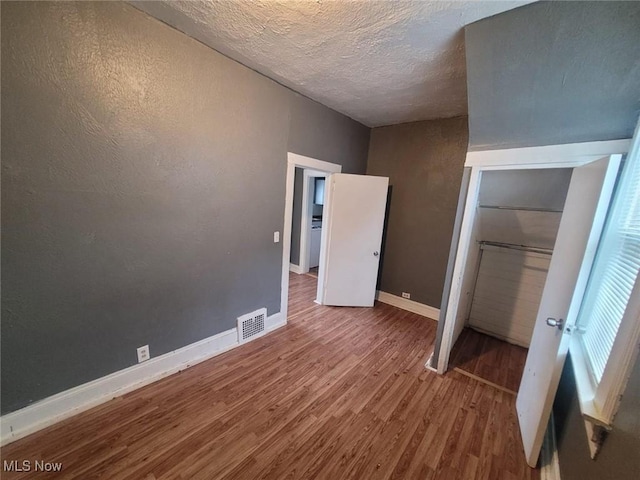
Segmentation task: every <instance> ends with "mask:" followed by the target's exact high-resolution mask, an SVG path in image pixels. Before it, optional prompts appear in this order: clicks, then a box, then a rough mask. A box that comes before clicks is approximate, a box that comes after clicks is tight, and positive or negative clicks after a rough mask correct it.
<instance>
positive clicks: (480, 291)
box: [466, 169, 572, 347]
mask: <svg viewBox="0 0 640 480" xmlns="http://www.w3.org/2000/svg"><path fill="white" fill-rule="evenodd" d="M571 173H572V169H530V170H508V171H505V170H501V171H490V172H484V173H483V175H482V179H481V183H480V192H479V197H478V205H477V215H476V225H475V228H474V239H475V248H474V249H473V250H474V251H475V256H476V261H475V264H476V270H475V275H474V276H473V280H474V285H473V287H472V289H471V291H470V293H471V295H470V296H471V299H470V302H468V309H467V312H466V314H467V325H468V326H470V327H472V328H474V329H475V330H478V331H481V332H483V333H487V334H489V335H492V336H494V337H497V338H499V339H501V340H505V341H507V342H510V343H513V344H516V345H520V346H523V347H528V346H529V342H530V340H531V336H532V333H533V326H534V324H535V320H536V315H537V311H538V306H539V303H540V298H541V297H542V290H543V288H544V284H545V281H546V276H547V271H548V269H549V262H550V260H551V254H552V252H553V246H554V244H555V239H556V235H557V233H558V227H559V225H560V219H561V217H562V210H563V207H564V202H565V199H566V195H567V191H568V188H569V182H570V180H571Z"/></svg>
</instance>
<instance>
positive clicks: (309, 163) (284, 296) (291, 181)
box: [280, 152, 342, 319]
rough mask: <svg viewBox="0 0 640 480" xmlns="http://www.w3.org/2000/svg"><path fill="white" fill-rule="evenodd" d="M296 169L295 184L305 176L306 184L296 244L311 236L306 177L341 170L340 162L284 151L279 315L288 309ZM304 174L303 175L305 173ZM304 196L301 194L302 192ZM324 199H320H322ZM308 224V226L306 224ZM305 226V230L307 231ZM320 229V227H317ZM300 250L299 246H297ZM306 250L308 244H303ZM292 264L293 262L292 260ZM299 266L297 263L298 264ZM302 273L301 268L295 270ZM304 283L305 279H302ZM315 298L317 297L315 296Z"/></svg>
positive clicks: (324, 176) (311, 209) (315, 176)
mask: <svg viewBox="0 0 640 480" xmlns="http://www.w3.org/2000/svg"><path fill="white" fill-rule="evenodd" d="M296 169H299V170H300V172H301V173H302V177H301V178H300V180H301V181H300V182H299V184H301V186H303V187H304V184H305V177H306V183H307V185H306V186H307V188H303V189H302V192H300V193H301V195H300V206H301V208H302V207H303V206H305V207H306V208H304V211H301V212H300V213H301V217H300V218H301V222H300V245H302V243H304V244H305V245H309V242H310V240H311V238H310V237H311V235H310V234H311V231H310V230H311V227H312V226H313V225H312V218H313V207H312V205H313V204H312V202H313V200H314V199H313V198H310V196H311V191H312V189H311V188H309V186H310V185H309V183H310V182H311V180H310V179H312V178H320V177H322V178H325V179H326V177H328V176H329V175H331V174H332V173H340V172H342V165H338V164H335V163H329V162H324V161H322V160H317V159H315V158H310V157H305V156H303V155H298V154H295V153H291V152H289V153H288V154H287V178H286V191H285V211H284V231H283V237H282V238H283V242H282V252H283V253H282V280H281V300H280V311H281V312H282V313H283V318H284V319H286V318H287V313H288V299H289V283H290V271H291V270H292V261H291V259H292V257H291V250H292V249H291V245H292V232H293V223H294V216H293V211H294V194H295V183H296V182H295V180H296ZM305 174H306V175H305ZM305 192H306V195H305V198H304V199H303V198H302V196H303V195H304V194H305ZM323 203H324V202H323ZM302 213H305V215H304V217H305V226H304V227H303V225H302V217H303V215H302ZM329 214H330V213H329V212H328V211H327V210H326V209H324V207H323V213H322V223H323V224H324V223H326V221H327V219H328V216H329ZM306 225H308V228H307V227H306ZM303 228H304V231H305V233H304V234H305V237H306V238H305V239H304V240H303V239H302V234H303ZM307 230H308V231H307ZM321 232H322V231H321ZM324 244H325V242H324V241H323V239H322V237H321V239H320V246H319V252H318V254H319V256H321V255H322V252H323V248H324V246H325V245H324ZM309 246H310V245H309ZM298 251H299V252H300V251H301V249H300V248H299V249H298ZM307 251H308V247H307ZM303 255H307V257H306V258H307V261H308V253H305V254H303ZM294 265H295V264H294ZM298 268H299V265H298ZM306 269H307V272H304V273H308V270H309V267H308V264H307V266H306ZM297 273H300V274H302V273H303V272H302V270H299V271H297V272H296V274H297ZM322 273H323V272H322V266H321V265H318V276H320V275H321V274H322ZM306 284H307V285H308V282H306ZM316 289H317V278H316ZM316 300H317V299H316Z"/></svg>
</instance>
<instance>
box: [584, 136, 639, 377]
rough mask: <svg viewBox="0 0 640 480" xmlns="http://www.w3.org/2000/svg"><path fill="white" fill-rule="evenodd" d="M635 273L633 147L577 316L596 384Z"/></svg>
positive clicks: (636, 180)
mask: <svg viewBox="0 0 640 480" xmlns="http://www.w3.org/2000/svg"><path fill="white" fill-rule="evenodd" d="M634 153H635V154H634ZM639 270H640V158H639V156H638V149H637V148H636V149H635V152H630V155H629V156H628V157H627V160H626V162H625V165H624V167H623V170H622V174H621V176H620V180H619V185H618V187H617V189H616V193H615V197H614V200H613V204H612V207H611V209H610V212H609V216H608V219H607V223H606V225H605V227H604V231H603V234H602V239H601V240H600V244H599V246H598V252H597V254H596V258H595V262H594V265H593V269H592V271H591V276H590V279H589V284H588V285H587V290H586V292H585V297H584V298H585V300H584V301H583V304H582V307H581V309H580V313H579V315H578V327H579V332H582V335H581V338H580V341H581V342H582V347H583V349H584V353H585V357H586V359H587V362H588V365H589V371H590V374H591V375H592V377H593V381H594V383H595V384H599V383H600V381H601V380H602V375H603V373H604V369H605V366H606V364H607V360H608V359H609V356H610V354H611V349H612V347H613V342H614V340H615V338H616V334H617V333H618V329H619V327H620V322H621V320H622V317H623V315H624V313H625V311H626V309H627V305H628V304H629V298H630V297H631V292H632V290H633V287H634V285H635V283H636V278H637V277H638V271H639Z"/></svg>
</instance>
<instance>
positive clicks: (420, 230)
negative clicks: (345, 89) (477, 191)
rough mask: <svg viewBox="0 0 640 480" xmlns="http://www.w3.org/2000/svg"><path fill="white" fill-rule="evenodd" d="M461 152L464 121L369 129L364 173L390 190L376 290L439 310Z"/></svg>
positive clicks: (463, 149) (464, 142)
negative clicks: (386, 179) (384, 182)
mask: <svg viewBox="0 0 640 480" xmlns="http://www.w3.org/2000/svg"><path fill="white" fill-rule="evenodd" d="M466 152H467V118H466V117H458V118H450V119H444V120H432V121H425V122H414V123H405V124H401V125H392V126H388V127H380V128H374V129H373V130H372V134H371V144H370V146H369V161H368V164H367V174H369V175H381V176H387V177H389V179H390V185H391V198H390V204H389V210H388V212H387V228H386V231H385V239H384V250H383V254H382V267H381V277H380V284H379V288H380V290H383V291H385V292H388V293H392V294H394V295H398V296H400V295H401V294H402V292H409V293H411V300H415V301H416V302H420V303H424V304H427V305H431V306H433V307H436V308H438V307H440V300H441V298H442V289H443V286H444V279H445V273H446V268H447V259H448V254H449V246H450V243H451V235H452V232H453V223H454V220H455V215H456V207H457V202H458V193H459V190H460V182H461V179H462V169H463V165H464V161H465V156H466Z"/></svg>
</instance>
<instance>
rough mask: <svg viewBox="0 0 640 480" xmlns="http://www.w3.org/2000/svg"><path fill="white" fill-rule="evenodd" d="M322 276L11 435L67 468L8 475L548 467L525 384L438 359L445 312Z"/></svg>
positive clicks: (381, 473)
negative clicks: (270, 311)
mask: <svg viewBox="0 0 640 480" xmlns="http://www.w3.org/2000/svg"><path fill="white" fill-rule="evenodd" d="M311 284H313V285H315V280H314V279H313V278H311V277H309V276H308V275H295V274H292V277H291V286H292V291H291V296H290V297H291V298H290V303H291V306H290V320H289V324H288V325H287V326H286V327H284V328H281V329H280V330H277V331H276V332H274V333H271V334H269V335H267V336H265V337H262V338H260V339H258V340H255V341H253V342H250V343H248V344H246V345H243V346H242V347H239V348H236V349H234V350H232V351H229V352H227V353H225V354H223V355H220V356H218V357H215V358H213V359H211V360H208V361H206V362H203V363H201V364H199V365H196V366H194V367H192V368H190V369H188V370H186V371H183V372H181V373H178V374H176V375H173V376H171V377H167V378H166V379H163V380H161V381H159V382H157V383H155V384H152V385H149V386H147V387H144V388H142V389H139V390H136V391H135V392H132V393H130V394H128V395H125V396H124V397H121V398H117V399H115V400H113V401H111V402H109V403H106V404H104V405H101V406H99V407H97V408H95V409H93V410H90V411H88V412H85V413H83V414H80V415H78V416H76V417H74V418H71V419H68V420H66V421H64V422H62V423H59V424H57V425H55V426H52V427H50V428H48V429H47V430H43V431H41V432H38V433H36V434H33V435H31V436H29V437H27V438H24V439H22V440H19V441H17V442H14V443H12V444H10V445H8V446H7V447H5V448H3V449H2V452H1V456H2V460H20V461H22V460H31V461H34V460H36V459H40V460H45V461H48V462H62V463H63V470H62V472H61V473H59V474H58V475H57V476H56V475H53V474H35V473H34V472H31V473H22V474H20V473H15V472H13V473H10V472H4V474H3V475H2V478H3V479H4V478H7V479H9V478H82V479H89V478H108V479H147V480H151V479H161V478H162V479H164V478H171V479H173V478H182V479H218V478H224V479H242V480H246V479H258V478H270V479H287V478H288V479H305V478H319V479H320V478H322V479H330V480H336V479H343V478H345V479H346V478H354V479H367V480H369V479H387V478H389V479H391V478H393V479H438V480H441V479H444V480H448V479H456V478H461V479H491V480H495V479H506V480H513V479H530V478H533V479H536V478H539V475H538V471H537V470H532V469H530V468H529V467H527V465H526V463H525V460H524V455H523V453H522V451H521V450H522V447H521V445H520V439H519V434H518V426H517V421H516V415H515V407H514V397H513V395H510V394H508V393H505V392H504V391H502V390H500V389H496V388H493V387H491V386H488V385H486V384H484V383H481V382H478V381H475V380H473V379H472V378H469V377H467V376H465V375H462V374H460V373H458V372H455V371H452V372H449V373H448V374H447V375H445V376H439V375H437V374H435V373H433V372H431V371H428V370H425V368H424V363H425V361H426V359H427V357H428V355H429V354H430V353H431V349H432V346H433V339H434V336H435V329H436V322H434V321H431V320H428V319H425V318H424V317H420V316H418V315H415V314H412V313H409V312H406V311H403V310H399V309H397V308H395V307H391V306H389V305H384V304H377V305H376V307H375V308H373V309H361V308H332V307H325V306H320V305H316V304H314V303H313V298H314V297H315V289H314V288H313V287H312V286H310V285H311ZM311 292H312V294H311ZM296 312H297V313H296Z"/></svg>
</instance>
